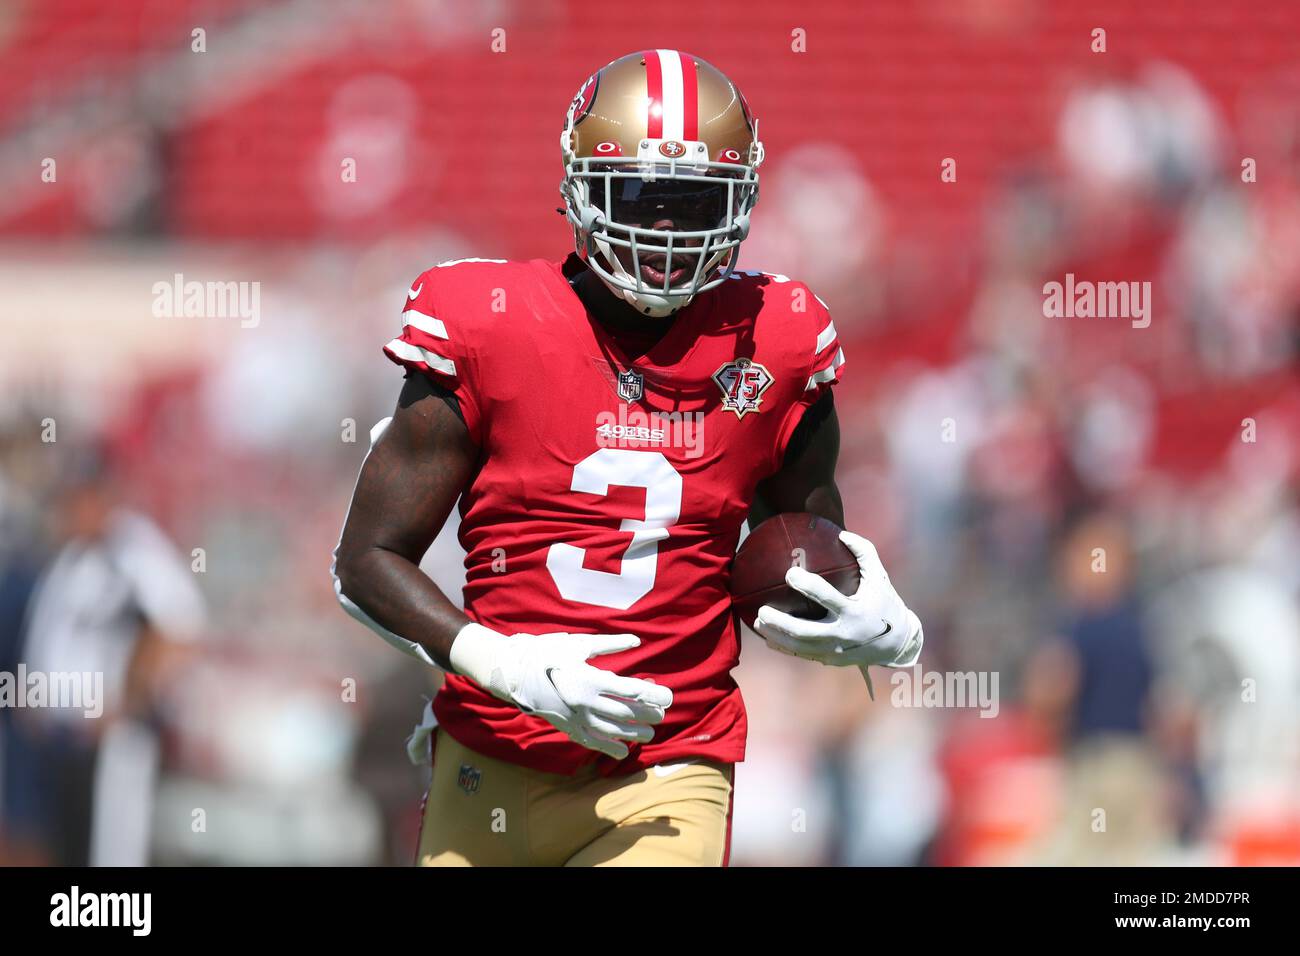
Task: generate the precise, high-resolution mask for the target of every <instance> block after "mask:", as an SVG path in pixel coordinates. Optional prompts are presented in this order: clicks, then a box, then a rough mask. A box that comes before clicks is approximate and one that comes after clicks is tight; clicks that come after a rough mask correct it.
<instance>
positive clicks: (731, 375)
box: [713, 358, 773, 418]
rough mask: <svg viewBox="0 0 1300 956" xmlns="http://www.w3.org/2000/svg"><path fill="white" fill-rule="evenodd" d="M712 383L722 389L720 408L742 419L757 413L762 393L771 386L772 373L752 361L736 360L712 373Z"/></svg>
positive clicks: (761, 400) (761, 402)
mask: <svg viewBox="0 0 1300 956" xmlns="http://www.w3.org/2000/svg"><path fill="white" fill-rule="evenodd" d="M713 381H715V382H716V383H717V385H718V388H720V389H722V407H723V408H725V409H726V410H727V411H729V412H735V413H736V417H737V418H744V417H745V414H746V413H747V412H756V411H758V406H759V405H761V404H763V393H764V392H766V391H767V389H768V386H770V385H771V384H772V381H773V379H772V373H771V372H769V371H768V370H767V369H766V368H764V367H763V366H762V365H759V364H758V363H757V362H755V361H753V360H752V359H747V358H738V359H736V360H735V361H734V362H728V363H727V364H726V365H724V366H722V367H721V368H720V369H718V370H717V371H716V372H714V373H713Z"/></svg>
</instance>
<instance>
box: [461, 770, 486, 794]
mask: <svg viewBox="0 0 1300 956" xmlns="http://www.w3.org/2000/svg"><path fill="white" fill-rule="evenodd" d="M482 780H483V772H482V771H481V770H476V769H475V768H473V767H471V766H470V765H469V764H467V763H463V764H461V765H460V774H459V776H457V778H456V783H457V784H458V785H459V786H460V788H461V789H462V790H464V791H465V792H466V793H478V785H479V783H480V782H482Z"/></svg>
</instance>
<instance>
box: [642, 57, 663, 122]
mask: <svg viewBox="0 0 1300 956" xmlns="http://www.w3.org/2000/svg"><path fill="white" fill-rule="evenodd" d="M645 91H646V111H647V112H646V124H645V125H646V133H645V134H646V136H648V137H649V138H650V139H662V138H663V135H664V71H663V67H662V65H661V63H660V60H659V51H658V50H647V51H646V52H645Z"/></svg>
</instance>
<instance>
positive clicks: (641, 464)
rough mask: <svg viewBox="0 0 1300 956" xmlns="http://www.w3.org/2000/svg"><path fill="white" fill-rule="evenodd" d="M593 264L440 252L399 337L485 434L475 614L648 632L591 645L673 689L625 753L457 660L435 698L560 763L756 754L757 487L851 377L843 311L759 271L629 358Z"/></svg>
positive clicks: (458, 716) (533, 761)
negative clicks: (743, 639) (752, 600)
mask: <svg viewBox="0 0 1300 956" xmlns="http://www.w3.org/2000/svg"><path fill="white" fill-rule="evenodd" d="M582 268H585V267H583V266H582V265H581V263H580V262H579V261H578V260H577V258H576V257H574V256H570V257H569V259H568V260H566V261H565V262H564V263H558V262H548V261H544V260H533V261H531V262H503V261H499V260H473V259H470V260H463V261H459V262H450V263H444V264H442V265H439V266H435V267H434V268H432V269H429V270H428V271H427V272H424V273H423V274H422V275H420V276H419V277H418V278H417V279H416V280H415V282H413V283H412V284H411V291H410V293H409V301H408V302H407V304H406V311H405V312H404V313H403V328H402V334H401V336H400V337H398V338H396V339H394V340H393V341H391V342H389V343H388V345H387V346H385V348H384V352H385V354H386V355H387V356H388V357H389V358H390V359H392V360H393V361H394V362H397V363H398V364H400V365H403V366H405V367H407V368H409V369H413V370H416V371H419V372H421V373H423V374H425V375H428V376H429V377H430V378H432V379H434V380H435V381H437V382H438V383H439V384H440V385H442V386H444V387H446V388H449V389H451V390H453V391H454V392H455V394H456V396H457V398H458V400H459V403H460V408H461V411H462V413H463V415H464V418H465V423H466V425H467V426H468V429H469V432H470V434H471V436H472V437H473V439H474V441H475V442H476V443H477V444H478V446H479V448H480V449H481V450H482V457H481V465H480V468H479V470H478V472H477V474H476V475H475V476H474V478H473V479H472V481H471V482H470V484H469V486H468V487H467V488H466V489H465V491H464V493H463V495H462V496H461V499H460V506H459V507H460V515H461V524H460V543H461V545H462V546H463V547H464V549H465V554H466V557H465V567H466V570H467V580H466V584H465V591H464V603H465V613H466V614H467V615H468V616H469V617H470V618H471V619H472V620H474V621H477V622H478V623H480V624H482V625H483V626H485V627H489V628H492V629H494V630H496V631H499V632H501V633H503V634H516V633H527V634H542V633H549V632H555V631H569V632H574V633H589V634H612V633H631V634H636V635H637V636H638V637H640V639H641V645H640V646H639V647H636V648H633V649H631V650H628V651H623V652H620V653H617V654H609V655H604V656H600V657H595V658H592V659H591V661H590V663H591V664H592V665H593V666H595V667H601V668H605V669H608V670H612V671H615V672H617V673H619V674H623V675H626V676H629V677H638V678H642V679H650V680H654V681H655V682H657V683H660V684H664V685H666V686H667V687H669V688H670V689H671V690H672V692H673V703H672V706H671V707H669V708H668V710H667V713H666V714H665V717H664V720H663V722H662V723H660V724H659V725H657V726H656V727H655V735H654V739H653V740H651V741H650V742H649V743H645V744H637V743H630V744H629V748H630V752H629V754H628V756H627V757H626V758H624V759H623V760H621V761H617V760H614V759H613V758H611V757H608V756H605V755H604V754H601V753H598V752H597V751H594V750H589V749H588V748H586V747H583V746H581V745H580V744H577V743H574V742H573V741H572V740H570V739H569V738H568V737H567V736H565V735H564V734H563V733H561V732H560V731H559V730H557V729H556V728H555V727H553V726H552V725H551V724H549V723H547V722H546V721H545V720H543V719H542V718H540V717H534V716H530V715H527V714H524V713H522V712H521V711H520V710H519V709H518V708H516V707H513V706H511V705H510V704H507V703H505V702H503V701H501V700H498V699H497V698H496V697H493V696H492V695H491V694H489V693H488V692H487V691H485V690H483V689H482V688H481V687H479V686H478V685H477V684H475V683H474V682H473V681H471V680H469V679H468V678H465V677H461V676H459V675H456V674H448V675H447V680H446V684H445V685H444V686H443V688H442V690H441V691H440V692H439V693H438V695H437V697H436V698H435V700H434V705H433V709H434V714H435V716H436V717H437V719H438V722H439V724H440V725H441V726H442V727H443V728H444V729H445V730H446V731H447V733H449V734H450V735H451V736H452V737H454V738H455V739H456V740H458V741H460V742H461V743H462V744H464V745H465V746H467V747H469V748H471V749H473V750H476V751H478V752H480V753H483V754H486V755H488V756H491V757H495V758H498V759H502V760H507V761H511V762H513V763H516V764H521V765H523V766H525V767H530V768H533V769H536V770H541V771H545V772H550V773H566V774H571V773H573V772H574V771H576V770H577V769H579V768H581V767H583V766H585V765H587V764H591V763H596V764H597V765H598V768H599V770H600V772H601V773H604V774H616V773H630V772H633V771H636V770H639V769H642V768H644V767H649V766H652V765H654V764H657V763H662V762H665V761H672V760H678V759H685V758H688V757H705V758H709V759H713V760H718V761H724V762H736V761H740V760H742V759H743V758H744V754H745V731H746V720H745V707H744V702H743V701H742V700H741V696H740V689H739V688H738V687H737V686H736V683H735V681H734V680H733V679H732V677H731V670H732V668H733V667H735V665H736V663H737V661H738V659H739V652H740V642H739V635H738V633H737V625H736V623H735V620H734V618H733V615H732V610H731V599H730V596H729V593H728V575H729V573H730V566H731V559H732V556H733V555H734V554H735V551H736V543H737V540H738V538H739V536H740V531H741V526H742V524H743V523H744V521H745V519H746V517H747V515H748V513H749V508H750V503H751V501H752V500H753V498H754V491H755V486H756V485H757V484H758V482H759V481H760V480H762V479H763V478H765V477H767V476H768V475H770V474H772V473H773V472H775V471H776V470H777V469H778V468H779V466H780V464H781V459H782V456H783V453H784V450H785V446H786V443H787V442H788V441H789V439H790V435H791V433H792V432H793V431H794V428H795V426H796V425H797V424H798V422H799V419H800V417H801V416H802V414H803V412H804V410H805V409H806V408H807V407H808V406H809V405H810V404H811V403H812V402H813V401H815V400H816V398H817V397H818V395H819V394H820V393H821V391H822V390H823V389H825V388H827V387H829V386H830V385H831V384H833V383H834V382H835V381H836V379H837V377H838V375H839V371H840V366H841V365H842V364H843V361H844V357H843V353H842V352H841V350H840V347H839V343H838V341H837V339H836V335H835V326H834V324H833V323H832V322H831V319H830V315H829V314H828V312H827V311H826V307H825V305H823V304H822V303H821V301H820V300H819V299H817V298H816V296H814V295H813V294H812V292H811V291H810V290H809V289H808V288H807V286H805V285H803V284H802V283H799V282H793V281H790V280H788V279H786V278H785V277H784V276H774V275H767V274H763V273H737V274H735V275H733V276H732V277H731V278H730V279H729V280H728V281H726V282H724V283H723V284H722V285H721V286H719V287H717V288H716V289H713V290H710V291H708V292H705V293H703V294H701V295H698V296H696V298H695V299H694V301H693V302H692V303H691V304H690V305H689V306H687V307H686V308H684V309H682V310H680V311H679V312H677V313H676V314H675V316H674V317H673V318H672V319H671V320H667V319H666V320H662V321H671V323H672V324H671V326H670V327H669V329H668V331H667V333H666V334H665V335H664V336H663V338H662V339H660V340H659V341H658V342H657V343H656V344H655V345H654V346H652V347H651V348H650V349H649V351H647V352H646V353H645V354H644V355H641V356H640V357H638V358H636V359H635V360H629V359H628V357H627V356H626V355H625V354H624V353H623V352H622V350H621V349H620V348H619V346H618V344H617V341H616V340H615V338H614V337H612V336H611V335H610V334H609V333H608V332H607V331H606V330H605V329H604V327H603V326H601V325H600V324H599V323H598V322H596V321H595V320H594V319H592V318H590V317H589V315H588V313H587V311H586V309H585V308H584V307H583V305H582V302H581V300H580V299H579V298H578V296H577V294H576V293H575V292H574V290H573V288H572V286H571V285H570V284H569V281H568V280H569V277H571V276H572V275H575V274H576V271H578V270H581V269H582ZM648 321H655V320H648Z"/></svg>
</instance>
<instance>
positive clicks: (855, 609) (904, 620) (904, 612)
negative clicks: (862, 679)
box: [754, 531, 925, 686]
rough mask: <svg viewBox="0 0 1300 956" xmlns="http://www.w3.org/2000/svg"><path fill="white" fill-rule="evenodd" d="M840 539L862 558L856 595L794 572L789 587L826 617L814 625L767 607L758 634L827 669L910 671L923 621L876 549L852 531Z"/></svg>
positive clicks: (922, 637) (761, 613)
mask: <svg viewBox="0 0 1300 956" xmlns="http://www.w3.org/2000/svg"><path fill="white" fill-rule="evenodd" d="M840 540H841V541H843V542H844V544H845V546H846V547H848V549H849V550H850V551H852V552H853V556H854V557H856V558H857V559H858V570H859V571H860V572H861V575H862V579H861V581H860V582H859V583H858V590H857V593H856V594H852V595H847V594H842V593H841V592H840V591H839V589H838V588H836V587H835V586H834V585H832V584H831V583H830V582H829V581H827V580H826V579H825V578H823V577H822V576H821V575H820V574H813V573H812V572H811V571H808V570H807V569H805V568H801V567H793V568H791V569H790V570H789V571H787V572H786V575H785V583H786V584H788V585H790V587H792V588H794V589H795V590H796V591H798V592H799V593H801V594H803V595H804V596H806V597H808V598H809V599H811V600H813V601H816V602H817V603H818V604H820V605H821V606H822V607H824V608H825V609H826V616H825V617H823V618H821V619H820V620H816V621H810V620H807V619H805V618H799V617H795V616H794V615H792V614H786V613H785V612H784V611H778V610H777V609H776V608H774V607H771V606H770V605H766V604H765V605H763V606H762V607H761V608H759V609H758V618H757V620H756V621H755V622H754V630H755V631H756V632H758V634H759V636H760V637H762V638H763V639H764V640H765V641H767V643H768V644H770V645H772V646H773V647H775V648H777V649H778V650H782V651H785V652H786V653H789V654H794V655H795V656H797V657H803V658H806V659H807V660H811V661H820V662H821V663H823V664H831V665H835V666H846V665H854V666H857V667H860V668H862V673H863V676H867V671H866V669H867V667H868V666H870V665H872V664H880V665H884V666H885V667H911V666H912V665H913V664H915V663H916V659H917V658H918V657H919V656H920V654H921V645H922V643H924V640H925V635H924V632H923V631H922V629H921V621H920V620H919V619H918V618H917V616H916V615H915V614H914V613H912V612H911V611H910V610H908V608H907V606H906V605H905V604H904V603H903V599H902V598H901V597H899V596H898V592H897V591H895V590H894V586H893V585H892V584H891V583H890V582H889V574H888V573H886V571H885V568H884V565H882V564H881V563H880V556H879V555H878V554H876V547H875V545H873V544H872V543H871V542H870V541H868V540H867V539H866V538H863V537H861V536H860V535H856V534H854V533H853V532H851V531H841V532H840ZM870 683H871V679H870V677H869V676H867V684H868V686H870Z"/></svg>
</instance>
